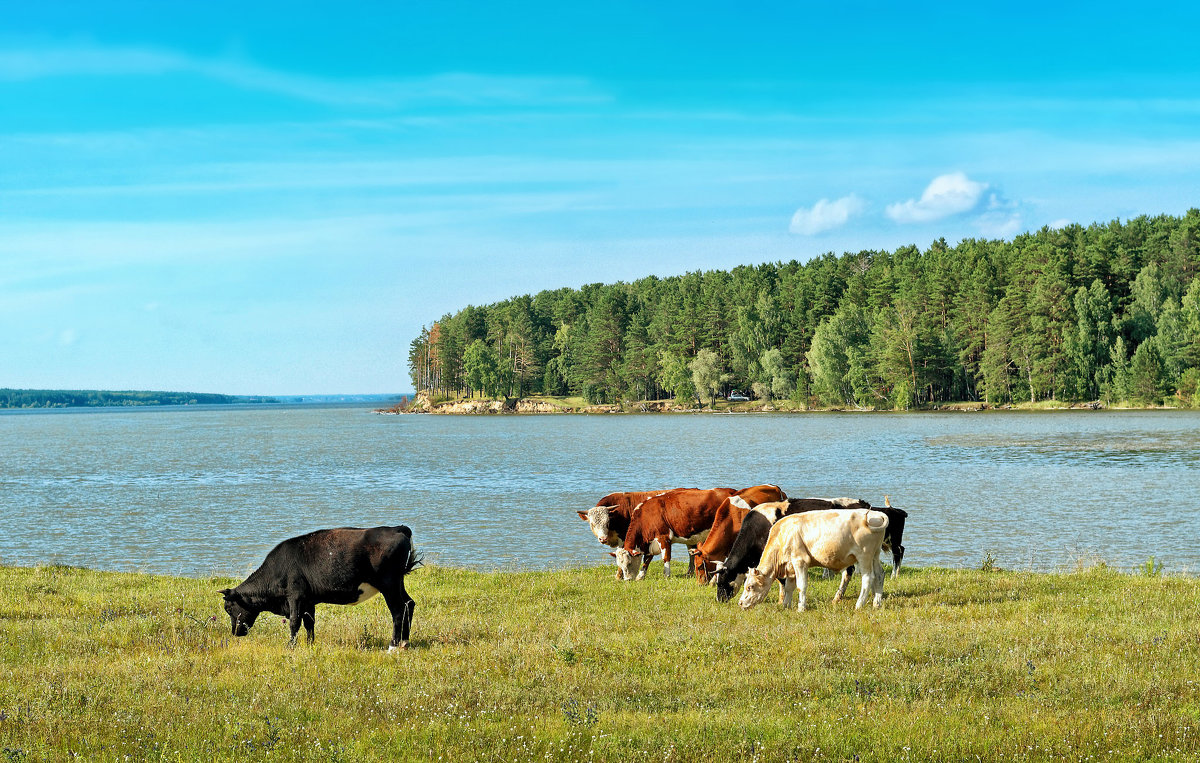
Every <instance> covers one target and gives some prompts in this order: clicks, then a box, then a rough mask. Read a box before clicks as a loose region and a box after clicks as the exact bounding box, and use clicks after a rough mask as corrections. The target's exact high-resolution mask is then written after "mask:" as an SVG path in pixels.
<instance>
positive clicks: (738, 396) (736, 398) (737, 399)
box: [726, 390, 750, 403]
mask: <svg viewBox="0 0 1200 763" xmlns="http://www.w3.org/2000/svg"><path fill="white" fill-rule="evenodd" d="M749 399H750V398H749V397H747V396H745V395H743V394H742V393H741V392H738V391H737V390H734V391H733V392H730V393H729V397H727V398H726V400H728V401H729V402H731V403H742V402H745V401H747V400H749Z"/></svg>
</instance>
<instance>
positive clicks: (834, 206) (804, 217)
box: [789, 194, 866, 236]
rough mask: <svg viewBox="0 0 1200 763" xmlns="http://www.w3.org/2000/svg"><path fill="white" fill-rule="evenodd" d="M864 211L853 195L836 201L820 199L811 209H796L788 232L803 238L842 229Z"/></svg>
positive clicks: (860, 202) (860, 200)
mask: <svg viewBox="0 0 1200 763" xmlns="http://www.w3.org/2000/svg"><path fill="white" fill-rule="evenodd" d="M865 209H866V204H865V203H864V202H863V200H862V199H860V198H859V197H858V196H856V195H854V194H850V195H849V196H843V197H842V198H840V199H838V200H836V201H830V200H829V199H821V200H820V201H818V202H817V203H816V204H814V205H813V206H812V208H811V209H809V208H806V207H801V208H800V209H797V210H796V213H795V214H794V215H792V224H791V226H789V230H790V231H791V232H792V233H799V234H801V235H804V236H815V235H817V234H818V233H824V232H825V231H830V230H833V229H834V228H840V227H842V226H843V225H845V224H846V223H847V222H849V221H850V218H852V217H856V216H858V215H861V214H862V213H863V211H864V210H865Z"/></svg>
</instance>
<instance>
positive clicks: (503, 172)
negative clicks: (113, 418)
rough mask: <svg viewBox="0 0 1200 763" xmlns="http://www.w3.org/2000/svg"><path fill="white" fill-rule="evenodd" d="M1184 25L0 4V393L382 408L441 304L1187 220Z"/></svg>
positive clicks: (906, 10) (849, 9)
mask: <svg viewBox="0 0 1200 763" xmlns="http://www.w3.org/2000/svg"><path fill="white" fill-rule="evenodd" d="M954 5H955V6H958V5H964V6H965V5H974V4H954ZM1189 5H1190V4H1182V3H1178V4H1177V3H1171V4H1163V5H1155V4H1152V5H1146V6H1142V7H1138V8H1132V7H1128V6H1126V5H1120V6H1118V5H1108V4H1103V3H1094V2H1093V3H1087V4H1073V3H1072V4H1051V3H1037V4H1023V3H1008V4H1004V5H1003V6H1002V7H1000V6H998V7H997V8H995V9H987V8H978V7H970V8H966V7H954V6H950V5H947V6H944V7H943V6H940V5H938V4H925V6H926V7H914V4H900V3H878V4H873V3H844V4H810V3H799V2H790V3H774V2H762V3H753V4H733V3H705V2H690V3H670V2H658V3H636V4H635V3H612V2H606V3H602V4H600V3H596V4H593V3H545V4H541V3H517V4H495V3H489V4H483V3H455V2H438V3H429V2H377V3H358V4H349V5H347V4H333V3H304V2H294V1H293V2H287V3H277V2H259V3H245V2H239V3H227V2H205V3H186V4H185V3H161V2H121V1H120V0H105V2H103V3H98V2H94V1H90V0H89V2H55V3H43V4H33V3H27V2H12V1H10V0H0V13H3V18H4V19H5V21H4V23H3V25H0V168H2V169H0V326H2V327H3V329H4V330H3V332H2V334H0V386H8V387H39V388H105V389H169V390H192V391H210V392H227V393H235V394H319V393H338V392H345V393H368V392H391V391H400V390H406V389H408V388H409V386H410V385H409V382H408V378H407V370H406V354H407V346H408V342H409V341H410V340H411V339H412V338H413V337H414V336H415V335H416V334H417V333H418V332H419V331H420V329H421V326H422V325H427V324H429V323H431V322H432V321H433V320H436V319H437V318H438V317H440V316H441V315H443V314H445V313H450V312H455V311H457V310H458V309H460V308H462V307H464V306H465V305H467V304H485V303H489V302H494V301H497V300H501V299H504V298H506V297H509V296H514V295H516V294H523V293H533V292H537V291H540V290H542V289H553V288H559V287H562V286H579V285H581V284H585V283H592V282H612V281H617V280H632V279H636V278H639V277H641V276H644V275H649V274H656V275H660V276H669V275H674V274H678V273H683V272H686V271H689V270H697V269H704V270H708V269H714V268H721V269H725V268H730V267H734V266H736V265H739V264H745V263H759V262H765V261H775V260H791V259H799V260H802V261H803V260H806V259H808V258H810V257H812V256H814V255H819V254H821V253H824V252H828V251H832V252H837V253H841V252H843V251H850V250H852V251H857V250H860V249H895V248H896V247H898V246H902V245H905V244H917V245H918V246H922V247H924V246H927V245H928V244H929V243H930V242H931V241H933V240H935V239H937V238H939V237H943V236H944V237H945V238H946V239H947V240H948V241H950V242H952V243H953V242H956V241H958V240H960V239H962V238H966V237H986V238H1011V237H1012V236H1013V235H1015V234H1017V233H1020V232H1022V231H1032V230H1037V229H1039V228H1041V227H1042V226H1045V225H1050V226H1057V225H1062V224H1065V223H1066V222H1080V223H1085V224H1086V223H1089V222H1092V221H1107V220H1111V219H1115V218H1119V219H1126V218H1129V217H1132V216H1136V215H1139V214H1159V213H1168V214H1182V213H1183V212H1184V211H1185V210H1187V209H1188V208H1189V207H1194V206H1198V205H1200V129H1198V127H1200V54H1198V53H1197V46H1196V45H1195V44H1194V40H1193V37H1194V34H1193V30H1194V29H1196V28H1197V22H1198V21H1200V10H1197V9H1195V8H1193V7H1187V6H1189Z"/></svg>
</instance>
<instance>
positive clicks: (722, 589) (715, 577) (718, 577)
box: [711, 567, 737, 602]
mask: <svg viewBox="0 0 1200 763" xmlns="http://www.w3.org/2000/svg"><path fill="white" fill-rule="evenodd" d="M736 579H737V575H734V574H733V573H732V572H730V571H729V570H727V569H725V568H724V567H718V568H717V571H716V572H714V573H713V574H712V583H711V585H713V586H715V587H716V589H717V601H719V602H726V601H729V600H730V599H732V598H733V584H734V581H735V580H736Z"/></svg>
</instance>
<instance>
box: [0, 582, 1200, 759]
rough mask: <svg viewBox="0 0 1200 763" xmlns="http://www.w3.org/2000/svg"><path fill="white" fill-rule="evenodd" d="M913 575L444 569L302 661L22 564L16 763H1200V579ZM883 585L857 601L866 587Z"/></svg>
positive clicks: (141, 589)
mask: <svg viewBox="0 0 1200 763" xmlns="http://www.w3.org/2000/svg"><path fill="white" fill-rule="evenodd" d="M982 566H983V567H986V568H987V569H976V570H949V569H934V568H925V569H917V568H913V569H910V568H906V569H905V570H904V572H903V574H902V575H901V576H900V577H899V578H898V579H891V578H889V579H888V580H887V581H886V584H885V600H884V606H883V608H882V609H880V610H876V611H866V610H864V611H858V612H856V611H854V609H853V597H850V601H848V602H842V603H840V604H837V605H834V604H832V603H831V598H832V595H833V591H834V589H835V582H836V581H834V580H823V579H814V580H813V582H812V584H811V585H810V587H809V596H810V599H809V606H810V609H809V611H807V612H804V613H797V612H796V611H794V610H789V611H784V610H782V609H781V608H780V606H779V604H778V603H777V597H776V595H775V593H774V592H773V593H772V594H771V597H770V598H769V599H768V601H767V602H766V603H764V604H763V605H761V606H759V607H758V608H756V609H754V610H751V611H749V612H743V611H740V610H739V609H738V608H737V607H736V606H735V605H733V604H718V603H717V602H716V601H715V598H714V596H713V593H712V591H711V589H707V588H702V587H699V586H697V585H696V584H695V583H694V582H693V581H692V580H690V579H685V578H683V577H680V576H678V573H677V577H675V578H672V579H669V580H668V579H663V578H662V576H661V574H660V570H661V567H660V565H659V564H657V563H656V564H655V566H654V567H653V568H652V569H651V574H650V576H649V577H648V579H647V580H645V581H643V582H640V583H625V584H623V583H618V582H616V581H615V580H613V573H612V570H611V568H597V567H592V568H583V569H572V570H561V571H551V572H515V571H514V572H474V571H467V570H461V569H453V568H446V567H432V566H431V567H423V568H420V569H418V570H417V571H416V572H415V573H413V574H412V576H411V577H410V578H409V586H408V588H409V591H410V593H411V594H412V595H413V596H414V597H415V598H416V600H417V603H418V608H417V611H416V617H415V619H414V626H413V638H412V644H411V648H410V649H409V650H407V651H406V652H402V653H399V654H396V655H388V654H386V653H385V652H384V649H385V647H386V646H387V642H388V638H389V633H390V624H389V622H388V619H387V614H386V608H385V607H384V604H383V602H382V600H381V599H379V598H378V597H377V598H376V599H373V600H371V601H369V602H367V603H365V604H363V605H360V606H358V607H335V606H329V605H322V606H321V607H319V608H318V610H317V638H316V642H315V643H313V644H306V643H305V642H304V641H303V639H302V640H301V642H300V644H299V645H298V646H297V647H295V648H289V647H288V646H287V644H286V641H287V637H286V627H285V626H284V625H283V624H282V623H281V622H280V619H279V618H278V617H273V616H270V615H264V616H263V617H262V618H260V620H259V622H258V624H257V625H256V626H255V628H254V630H253V631H252V632H251V633H250V635H249V636H247V637H245V638H241V639H234V638H232V637H231V636H230V634H229V622H228V619H227V617H226V616H225V614H224V612H223V611H222V609H221V606H220V602H221V597H220V596H219V595H218V594H217V593H216V591H217V589H218V588H222V587H225V586H228V585H230V584H233V583H236V582H238V581H236V580H233V579H229V578H219V577H213V578H207V579H196V578H181V577H166V576H156V575H147V574H123V573H107V572H96V571H91V570H87V569H80V568H71V567H56V566H41V567H0V761H41V760H51V761H57V760H72V759H81V760H233V759H252V760H257V759H267V760H283V761H286V760H330V761H336V760H344V761H360V760H365V761H370V760H428V761H437V760H444V761H446V760H483V761H510V760H586V761H593V760H595V761H604V760H630V759H641V760H655V761H685V760H686V761H693V760H695V761H701V760H702V761H754V760H759V761H775V760H780V761H783V760H835V761H840V760H864V761H865V760H889V761H893V760H955V761H959V760H977V759H979V760H1062V759H1065V760H1156V759H1158V760H1167V759H1188V758H1190V759H1195V758H1196V757H1197V756H1198V755H1200V691H1198V687H1197V681H1200V628H1198V627H1197V624H1198V623H1200V597H1198V595H1197V594H1200V580H1197V579H1196V578H1193V577H1175V576H1169V575H1163V574H1161V571H1160V570H1159V569H1158V568H1157V567H1156V566H1154V565H1153V564H1152V563H1148V564H1147V565H1146V567H1145V568H1144V569H1140V570H1135V571H1132V572H1131V571H1128V570H1126V571H1117V570H1114V569H1111V568H1108V567H1106V566H1104V565H1102V564H1096V565H1093V566H1090V567H1087V568H1083V569H1079V570H1078V571H1075V572H1071V573H1054V574H1049V573H1031V572H1014V571H1004V570H999V569H996V568H995V567H994V565H993V564H991V560H986V563H985V564H984V565H982ZM857 584H858V579H857V578H856V579H855V581H854V583H853V586H854V590H856V588H857Z"/></svg>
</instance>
